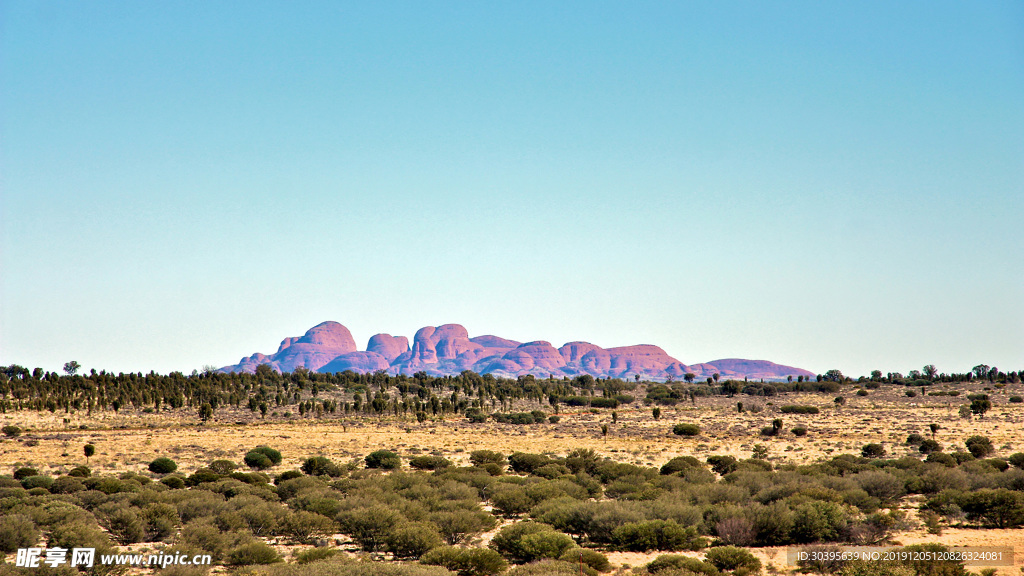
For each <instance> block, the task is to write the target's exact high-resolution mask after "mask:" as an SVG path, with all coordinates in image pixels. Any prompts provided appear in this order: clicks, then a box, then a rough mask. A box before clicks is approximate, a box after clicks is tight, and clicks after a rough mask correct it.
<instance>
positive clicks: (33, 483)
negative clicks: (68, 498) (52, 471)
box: [21, 475, 53, 492]
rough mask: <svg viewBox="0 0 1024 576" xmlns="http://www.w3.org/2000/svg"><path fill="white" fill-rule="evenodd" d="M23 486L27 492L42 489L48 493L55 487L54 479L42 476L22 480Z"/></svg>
mask: <svg viewBox="0 0 1024 576" xmlns="http://www.w3.org/2000/svg"><path fill="white" fill-rule="evenodd" d="M21 485H22V486H23V487H24V488H25V489H26V490H31V489H33V488H42V489H44V490H46V491H47V492H49V491H50V487H51V486H53V478H50V477H49V476H41V475H40V476H29V477H28V478H24V479H22V481H21Z"/></svg>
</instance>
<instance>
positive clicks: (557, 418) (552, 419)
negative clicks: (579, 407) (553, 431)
mask: <svg viewBox="0 0 1024 576" xmlns="http://www.w3.org/2000/svg"><path fill="white" fill-rule="evenodd" d="M561 421H562V417H561V416H559V415H558V414H552V415H551V416H548V422H550V423H552V424H558V423H559V422H561Z"/></svg>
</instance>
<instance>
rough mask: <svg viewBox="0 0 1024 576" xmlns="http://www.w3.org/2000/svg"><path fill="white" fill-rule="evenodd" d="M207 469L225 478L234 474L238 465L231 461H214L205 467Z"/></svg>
mask: <svg viewBox="0 0 1024 576" xmlns="http://www.w3.org/2000/svg"><path fill="white" fill-rule="evenodd" d="M207 468H209V469H210V470H212V471H213V472H214V473H215V474H220V475H222V476H226V475H228V474H231V473H232V472H234V471H235V470H236V469H237V468H238V464H235V463H234V462H232V461H231V460H214V461H213V462H210V465H209V466H207Z"/></svg>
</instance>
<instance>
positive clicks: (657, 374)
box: [221, 322, 814, 380]
mask: <svg viewBox="0 0 1024 576" xmlns="http://www.w3.org/2000/svg"><path fill="white" fill-rule="evenodd" d="M260 364H269V365H270V366H271V367H272V368H273V369H275V370H278V371H281V372H291V371H293V370H295V369H296V368H297V367H299V366H304V367H305V368H306V369H308V370H315V371H318V372H344V371H345V370H352V371H353V372H359V373H367V372H376V371H378V370H384V371H386V372H388V373H390V374H414V373H416V372H420V371H422V372H426V373H428V374H431V375H436V376H440V375H446V374H458V373H460V372H462V371H463V370H472V371H473V372H477V373H479V374H494V375H496V376H508V377H516V376H521V375H524V374H532V375H534V376H537V377H542V378H546V377H548V376H549V375H553V376H555V377H559V378H560V377H563V376H568V377H574V376H580V375H583V374H589V375H591V376H594V377H596V378H634V377H636V376H637V375H639V376H640V377H641V378H643V379H646V380H668V379H674V380H682V379H684V378H685V377H686V375H687V374H693V375H694V377H695V378H698V379H704V378H709V377H712V376H713V375H714V374H718V375H719V377H720V378H723V379H724V378H749V379H752V380H755V379H756V380H760V379H764V380H782V379H785V378H786V377H788V376H793V377H797V376H813V375H814V374H813V373H811V372H809V371H807V370H803V369H800V368H794V367H791V366H783V365H780V364H775V363H774V362H769V361H767V360H743V359H739V358H726V359H722V360H713V361H711V362H705V363H700V364H692V365H686V364H684V363H682V362H680V361H679V360H677V359H675V358H673V357H672V356H669V355H668V353H666V352H665V351H664V350H662V349H661V348H659V347H657V346H654V345H651V344H640V345H636V346H621V347H618V348H608V349H605V348H602V347H600V346H598V345H596V344H591V343H589V342H569V343H567V344H564V345H562V347H560V348H555V347H554V346H552V345H551V343H550V342H546V341H544V340H535V341H532V342H526V343H519V342H516V341H514V340H507V339H505V338H500V337H498V336H493V335H485V336H476V337H473V338H470V337H469V331H467V330H466V328H465V327H463V326H461V325H459V324H445V325H443V326H426V327H424V328H421V329H420V330H418V331H417V332H416V335H415V336H414V337H413V342H412V346H411V347H410V346H409V340H408V339H407V338H406V337H405V336H392V335H390V334H376V335H374V336H373V337H371V338H370V341H369V343H367V345H366V351H359V350H358V349H357V348H356V344H355V340H353V339H352V334H351V333H350V332H349V331H348V329H347V328H345V327H344V326H342V325H341V324H338V323H337V322H324V323H323V324H319V325H317V326H314V327H313V328H310V329H309V331H307V332H306V333H305V334H304V335H303V336H300V337H292V338H285V339H284V340H283V341H282V342H281V345H280V347H279V348H278V351H277V352H276V353H274V354H272V355H270V356H266V355H264V354H259V353H256V354H253V355H252V356H249V357H247V358H242V360H241V361H240V362H239V363H238V364H236V365H234V366H225V367H224V368H221V371H223V372H254V371H255V370H256V367H257V366H259V365H260Z"/></svg>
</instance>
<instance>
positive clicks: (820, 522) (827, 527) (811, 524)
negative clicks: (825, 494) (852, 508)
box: [792, 500, 849, 543]
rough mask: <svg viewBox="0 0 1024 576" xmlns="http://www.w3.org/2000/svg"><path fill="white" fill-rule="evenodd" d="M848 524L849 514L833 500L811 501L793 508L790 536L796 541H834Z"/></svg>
mask: <svg viewBox="0 0 1024 576" xmlns="http://www.w3.org/2000/svg"><path fill="white" fill-rule="evenodd" d="M848 525H849V515H848V514H847V512H846V510H844V509H843V507H842V506H840V505H839V504H837V503H835V502H826V501H821V500H817V501H812V502H807V503H804V504H801V505H799V506H797V507H796V509H795V510H793V532H792V537H793V539H794V540H796V541H797V542H801V543H804V542H816V541H819V540H820V541H823V542H835V541H837V540H839V539H840V537H841V535H842V534H843V532H844V531H845V530H846V527H847V526H848Z"/></svg>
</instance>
